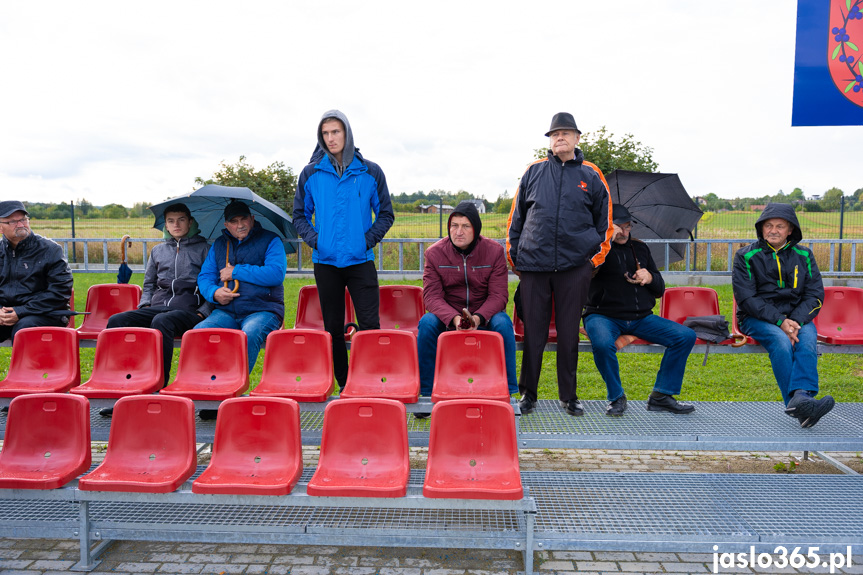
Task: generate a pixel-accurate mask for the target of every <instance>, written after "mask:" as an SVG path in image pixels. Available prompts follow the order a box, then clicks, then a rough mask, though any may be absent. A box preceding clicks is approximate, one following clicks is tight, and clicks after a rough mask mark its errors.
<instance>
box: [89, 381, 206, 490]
mask: <svg viewBox="0 0 863 575" xmlns="http://www.w3.org/2000/svg"><path fill="white" fill-rule="evenodd" d="M197 461H198V458H197V453H196V452H195V404H194V403H192V400H190V399H186V398H185V397H162V396H159V395H132V396H129V397H122V398H120V399H118V400H117V403H115V404H114V416H113V421H112V423H111V432H110V435H109V436H108V450H107V451H106V452H105V460H104V461H103V462H102V464H101V465H99V466H98V467H97V468H96V469H94V470H93V471H91V472H90V473H88V474H87V475H85V476H84V477H82V478H81V479H79V480H78V488H79V489H82V490H84V491H122V492H136V493H170V492H171V491H174V490H176V489H177V488H178V487H180V485H182V484H183V483H184V482H185V481H186V480H187V479H189V477H191V476H192V474H193V473H194V472H195V468H196V466H197Z"/></svg>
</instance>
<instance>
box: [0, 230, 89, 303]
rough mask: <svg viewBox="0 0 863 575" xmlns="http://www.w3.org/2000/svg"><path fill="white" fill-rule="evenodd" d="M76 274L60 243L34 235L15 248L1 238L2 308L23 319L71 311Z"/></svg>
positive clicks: (0, 299) (0, 296) (0, 301)
mask: <svg viewBox="0 0 863 575" xmlns="http://www.w3.org/2000/svg"><path fill="white" fill-rule="evenodd" d="M71 295H72V271H71V270H70V269H69V264H67V263H66V260H64V259H63V248H61V247H60V246H59V245H58V244H57V243H55V242H53V241H51V240H49V239H48V238H44V237H42V236H40V235H39V234H35V233H33V232H30V235H29V236H27V237H26V238H24V239H23V240H21V241H20V242H18V246H17V247H16V248H15V249H12V244H10V243H9V240H7V239H6V238H5V237H4V236H0V306H4V307H12V308H14V309H15V313H16V314H18V317H19V318H22V317H27V316H28V315H45V314H47V313H49V312H52V311H59V310H68V309H69V297H70V296H71Z"/></svg>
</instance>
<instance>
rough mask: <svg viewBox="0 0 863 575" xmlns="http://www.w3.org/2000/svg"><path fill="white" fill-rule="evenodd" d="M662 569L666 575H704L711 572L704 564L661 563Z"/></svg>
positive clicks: (710, 568)
mask: <svg viewBox="0 0 863 575" xmlns="http://www.w3.org/2000/svg"><path fill="white" fill-rule="evenodd" d="M662 568H663V569H664V570H665V572H666V573H706V572H709V571H711V570H712V568H713V567H712V566H710V567H708V566H707V565H706V564H704V563H671V562H665V561H663V562H662Z"/></svg>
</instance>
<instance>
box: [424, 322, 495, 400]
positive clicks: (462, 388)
mask: <svg viewBox="0 0 863 575" xmlns="http://www.w3.org/2000/svg"><path fill="white" fill-rule="evenodd" d="M447 399H496V400H500V401H506V402H507V403H508V402H509V386H508V385H507V382H506V362H505V359H504V351H503V338H502V337H501V335H500V334H499V333H495V332H493V331H479V330H471V331H448V332H444V333H442V334H440V336H439V337H438V340H437V359H436V361H435V374H434V387H433V388H432V396H431V400H432V401H433V402H437V401H442V400H447Z"/></svg>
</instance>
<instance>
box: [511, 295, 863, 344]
mask: <svg viewBox="0 0 863 575" xmlns="http://www.w3.org/2000/svg"><path fill="white" fill-rule="evenodd" d="M719 313H720V312H719V296H718V294H717V293H716V290H714V289H713V288H709V287H671V288H666V290H665V295H663V296H662V300H661V302H660V305H659V315H660V316H662V317H664V318H666V319H670V320H672V321H676V322H677V323H683V322H684V321H685V320H686V318H687V317H698V316H710V315H719ZM731 318H732V319H731V334H732V336H733V335H739V334H740V328H739V327H738V325H737V302H736V301H734V300H732V302H731ZM814 323H815V327H816V329H817V331H818V341H820V342H822V343H829V344H835V345H841V344H844V345H861V344H863V288H855V287H840V286H826V287H825V288H824V304H823V306H822V307H821V311H820V312H819V314H818V316H817V317H816V318H815V322H814ZM513 327H514V328H515V339H516V341H523V340H524V324H523V323H522V321H521V318H519V317H518V316H517V315H515V314H513ZM548 341H549V342H556V341H557V328H556V327H555V318H554V310H553V309H552V316H551V326H550V329H549V334H548ZM632 343H642V344H643V343H648V342H645V341H643V340H636V341H635V342H632ZM696 343H698V344H704V343H707V342H706V341H704V340H702V339H698V340H697V341H696ZM722 343H723V344H725V345H730V344H732V343H735V340H734V338H732V339H728V340H726V341H724V342H722ZM746 343H748V344H757V342H756V341H755V340H753V339H752V338H751V337H750V338H746Z"/></svg>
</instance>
